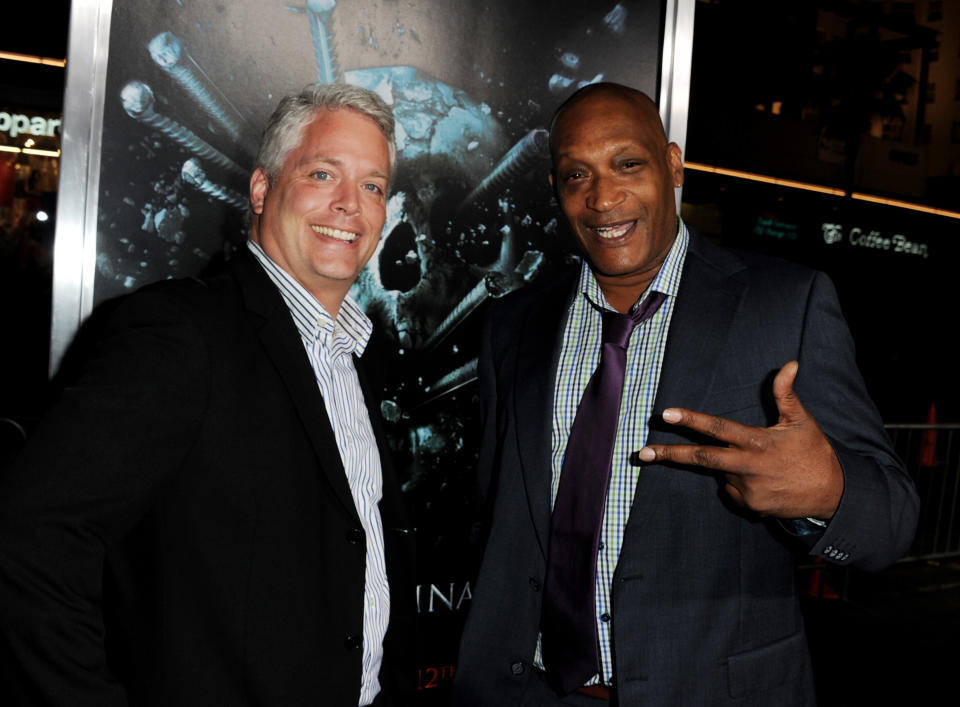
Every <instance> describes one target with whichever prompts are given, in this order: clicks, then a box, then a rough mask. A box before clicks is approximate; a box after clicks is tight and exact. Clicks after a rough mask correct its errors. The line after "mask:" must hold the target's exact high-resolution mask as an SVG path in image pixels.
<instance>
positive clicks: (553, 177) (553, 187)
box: [547, 168, 560, 203]
mask: <svg viewBox="0 0 960 707" xmlns="http://www.w3.org/2000/svg"><path fill="white" fill-rule="evenodd" d="M547 181H548V182H550V191H552V192H553V196H554V198H555V199H556V200H557V203H560V195H559V194H557V177H556V175H555V174H554V170H553V168H551V169H550V171H549V172H547Z"/></svg>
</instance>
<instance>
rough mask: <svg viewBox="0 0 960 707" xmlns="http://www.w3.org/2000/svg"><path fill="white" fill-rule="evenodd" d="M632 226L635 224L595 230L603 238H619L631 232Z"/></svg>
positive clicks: (603, 227)
mask: <svg viewBox="0 0 960 707" xmlns="http://www.w3.org/2000/svg"><path fill="white" fill-rule="evenodd" d="M632 225H633V223H632V222H631V223H625V224H621V225H619V226H598V227H597V228H594V229H593V230H594V231H595V232H596V234H597V235H598V236H600V237H601V238H619V237H620V236H622V235H623V234H624V233H626V232H627V231H629V230H630V227H631V226H632Z"/></svg>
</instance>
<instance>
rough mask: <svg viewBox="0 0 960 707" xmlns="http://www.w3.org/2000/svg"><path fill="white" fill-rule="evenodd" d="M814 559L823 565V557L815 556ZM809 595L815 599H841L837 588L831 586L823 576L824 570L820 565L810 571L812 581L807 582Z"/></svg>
mask: <svg viewBox="0 0 960 707" xmlns="http://www.w3.org/2000/svg"><path fill="white" fill-rule="evenodd" d="M813 561H814V562H815V563H816V564H818V565H821V564H823V558H822V557H814V558H813ZM807 595H808V596H811V597H814V598H815V599H839V598H840V595H839V594H837V590H836V589H834V588H833V587H832V586H830V583H829V582H827V581H826V579H825V578H824V577H823V570H821V569H820V568H819V567H817V568H816V569H814V570H813V571H812V572H810V581H809V582H807Z"/></svg>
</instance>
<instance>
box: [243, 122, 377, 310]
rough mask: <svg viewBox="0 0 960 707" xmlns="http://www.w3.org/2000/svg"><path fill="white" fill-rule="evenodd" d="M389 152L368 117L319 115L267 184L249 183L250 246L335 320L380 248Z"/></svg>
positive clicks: (256, 179) (256, 177) (262, 178)
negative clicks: (255, 246)
mask: <svg viewBox="0 0 960 707" xmlns="http://www.w3.org/2000/svg"><path fill="white" fill-rule="evenodd" d="M389 178H390V151H389V147H388V145H387V139H386V138H385V137H384V135H383V133H382V132H381V131H380V128H378V127H377V124H376V123H375V122H374V121H373V120H372V119H371V118H369V117H367V116H365V115H363V114H362V113H359V112H357V111H354V110H350V109H337V110H326V109H321V110H319V111H318V112H317V115H316V117H315V118H314V120H313V121H311V122H310V123H309V124H307V126H306V127H305V128H304V129H303V134H302V135H301V137H300V143H299V144H298V145H297V147H295V148H294V149H293V150H291V151H290V152H289V153H287V155H286V158H285V159H284V162H283V168H282V169H281V170H280V172H279V173H278V174H277V177H276V179H274V181H273V183H272V184H271V183H270V181H269V179H268V177H267V174H266V172H264V171H263V169H261V168H257V169H256V170H255V171H254V173H253V176H252V177H251V178H250V205H251V209H252V211H253V223H252V227H251V239H252V240H253V241H255V242H256V243H259V244H260V246H261V247H262V248H263V250H264V252H266V254H267V255H268V256H270V259H271V260H273V261H274V262H275V263H276V264H277V265H279V266H280V267H281V268H283V269H284V270H285V271H286V272H287V273H289V274H290V275H291V276H292V277H293V278H294V279H295V280H296V281H297V282H299V283H300V284H301V285H303V286H304V287H305V288H306V289H307V290H308V291H309V292H311V293H312V294H313V295H314V297H316V298H317V299H318V300H320V303H321V304H323V306H324V308H325V309H326V310H327V311H328V312H329V313H330V315H331V316H333V317H336V316H337V313H338V312H339V311H340V304H341V302H343V298H344V297H345V296H346V294H347V291H348V290H349V289H350V286H351V285H353V282H354V281H355V280H356V279H357V275H359V274H360V271H361V270H362V269H363V266H364V265H366V264H367V261H368V260H369V259H370V256H372V255H373V252H374V250H376V247H377V243H378V242H379V241H380V233H381V231H382V230H383V224H384V221H385V220H386V205H387V188H388V182H389Z"/></svg>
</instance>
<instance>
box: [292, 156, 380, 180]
mask: <svg viewBox="0 0 960 707" xmlns="http://www.w3.org/2000/svg"><path fill="white" fill-rule="evenodd" d="M314 164H328V165H330V166H331V167H337V168H339V169H343V166H344V162H343V160H341V159H338V158H336V157H329V156H328V155H323V154H316V155H306V156H304V157H303V158H302V159H301V160H300V161H299V162H297V167H307V166H309V165H314ZM367 177H368V178H369V177H376V178H380V179H386V180H389V179H390V175H389V174H388V173H387V172H383V171H381V170H379V169H375V170H373V171H372V172H370V173H369V174H367Z"/></svg>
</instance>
